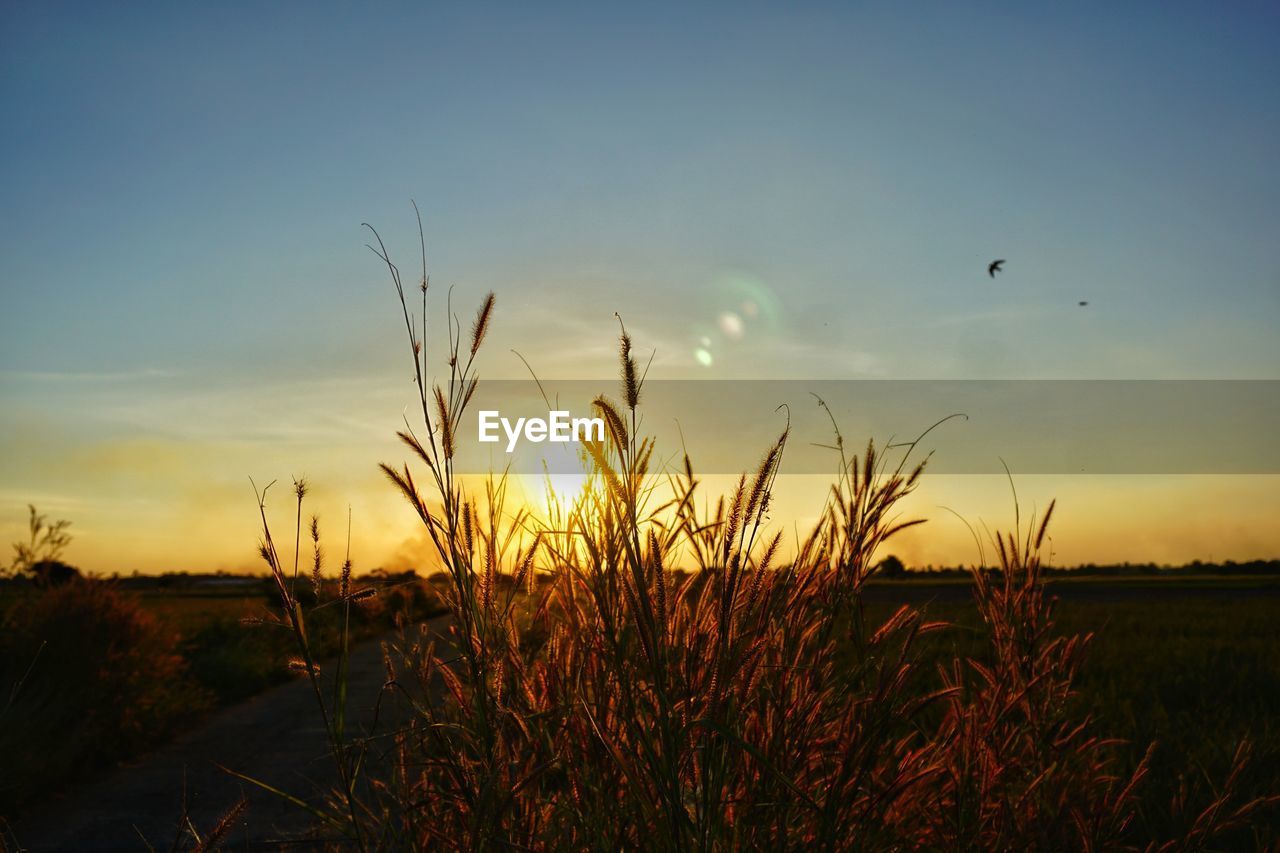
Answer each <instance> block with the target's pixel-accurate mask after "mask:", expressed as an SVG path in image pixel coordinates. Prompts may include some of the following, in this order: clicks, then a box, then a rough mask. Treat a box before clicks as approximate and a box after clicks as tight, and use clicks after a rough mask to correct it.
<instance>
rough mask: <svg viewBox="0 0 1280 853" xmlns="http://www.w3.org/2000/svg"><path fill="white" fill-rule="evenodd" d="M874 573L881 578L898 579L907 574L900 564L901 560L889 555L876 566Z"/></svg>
mask: <svg viewBox="0 0 1280 853" xmlns="http://www.w3.org/2000/svg"><path fill="white" fill-rule="evenodd" d="M876 571H878V572H879V573H880V575H881V576H882V577H886V578H900V577H902V576H903V575H905V574H906V573H907V567H906V566H904V565H903V564H902V561H901V560H899V559H898V558H897V557H895V556H893V555H892V554H890V555H889V556H888V557H885V558H884V559H883V560H881V561H880V564H879V565H878V566H876Z"/></svg>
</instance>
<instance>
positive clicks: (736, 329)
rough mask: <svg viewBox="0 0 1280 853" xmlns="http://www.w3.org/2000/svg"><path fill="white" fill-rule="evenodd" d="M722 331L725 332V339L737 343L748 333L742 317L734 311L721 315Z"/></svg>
mask: <svg viewBox="0 0 1280 853" xmlns="http://www.w3.org/2000/svg"><path fill="white" fill-rule="evenodd" d="M720 331H722V332H724V334H725V337H727V338H729V339H731V340H735V341H736V340H738V339H739V338H741V337H742V336H743V335H744V334H745V333H746V326H744V325H743V323H742V318H741V317H739V316H738V315H737V314H735V313H733V312H732V311H726V312H725V313H723V314H721V315H720Z"/></svg>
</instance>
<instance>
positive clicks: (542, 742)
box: [260, 232, 1275, 851]
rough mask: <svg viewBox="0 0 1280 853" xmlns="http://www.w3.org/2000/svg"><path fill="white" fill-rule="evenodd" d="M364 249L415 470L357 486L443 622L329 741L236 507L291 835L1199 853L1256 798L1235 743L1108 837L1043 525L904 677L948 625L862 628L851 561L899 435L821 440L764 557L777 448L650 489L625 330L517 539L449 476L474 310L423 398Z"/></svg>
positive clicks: (413, 316)
mask: <svg viewBox="0 0 1280 853" xmlns="http://www.w3.org/2000/svg"><path fill="white" fill-rule="evenodd" d="M375 236H376V232H375ZM376 242H377V246H376V247H375V249H374V251H375V252H376V253H377V254H378V256H379V257H380V258H381V259H382V261H383V263H384V264H385V265H386V267H387V269H388V271H389V273H390V275H391V278H392V281H393V284H394V286H395V288H396V291H397V294H398V296H399V300H400V305H401V308H402V313H403V319H404V323H405V329H406V332H407V336H408V346H409V349H410V351H411V354H412V358H413V362H414V371H415V377H416V383H417V390H418V395H419V398H420V400H419V402H420V408H421V422H420V424H418V426H417V428H416V429H415V428H413V427H410V426H406V428H405V430H404V431H402V432H401V433H400V434H399V435H400V439H401V440H402V441H403V443H404V444H405V445H406V446H407V447H408V449H409V450H410V452H411V453H412V456H413V457H414V462H413V464H412V465H410V464H405V465H401V466H391V465H385V464H384V465H383V466H382V468H383V471H384V473H385V474H386V476H387V477H388V479H389V480H390V481H391V483H392V484H393V486H394V487H395V488H396V489H397V490H398V491H399V492H400V493H401V494H402V495H403V496H404V498H405V499H406V501H407V502H408V504H409V506H410V507H411V509H412V511H413V512H414V514H415V515H416V516H417V518H418V519H419V521H420V523H421V524H422V525H423V529H424V530H425V532H426V534H427V537H428V539H429V540H430V542H431V543H432V546H433V548H434V550H435V554H436V558H437V560H438V561H439V563H440V565H441V566H442V567H443V570H444V572H445V573H446V575H447V577H448V583H447V594H446V604H447V606H448V609H449V614H450V617H451V619H450V622H449V628H448V633H447V636H443V637H433V636H430V635H429V634H428V633H426V632H423V631H414V630H406V631H405V632H404V633H403V634H402V638H401V641H400V642H399V643H398V644H396V645H395V646H394V647H391V648H389V649H388V653H387V655H386V668H387V690H388V691H390V692H391V693H392V694H394V695H395V696H396V697H397V701H398V702H399V703H400V707H401V711H400V716H399V725H398V726H397V728H396V730H395V732H394V735H393V741H394V748H393V749H392V750H391V751H390V753H391V754H390V758H389V760H388V761H387V762H385V763H382V764H378V763H376V762H371V761H370V760H368V758H369V752H368V750H367V745H366V744H364V743H353V742H351V741H350V740H349V739H348V738H347V737H346V734H347V733H346V732H345V731H344V728H343V725H342V708H343V703H344V702H345V696H343V694H342V693H341V688H339V689H338V691H337V692H335V694H334V695H333V696H326V695H325V693H324V691H323V690H322V689H321V686H320V681H319V679H318V677H317V675H316V670H315V665H314V660H313V656H312V655H311V654H309V652H308V636H307V633H306V629H305V624H306V621H305V617H304V614H303V608H301V607H300V606H299V605H298V603H297V600H296V599H295V598H294V597H293V592H292V579H291V577H290V575H289V573H288V570H287V569H286V567H285V564H284V563H283V561H282V559H281V557H280V555H279V554H278V553H277V551H276V547H275V544H274V539H273V537H272V535H271V531H270V528H269V526H268V525H267V518H266V513H265V510H264V511H263V514H262V519H263V531H264V532H263V556H264V557H265V558H266V560H267V562H268V564H269V565H270V567H271V569H272V572H273V574H274V575H275V577H276V578H277V581H278V587H279V592H280V595H281V598H282V601H283V605H284V613H285V616H286V618H287V620H288V623H289V625H290V626H291V628H292V630H293V633H294V635H295V637H296V640H297V642H298V646H299V650H300V663H299V665H300V667H301V668H302V669H303V670H304V671H305V672H306V673H307V675H308V677H310V678H311V679H312V683H313V685H314V687H315V693H316V698H317V701H318V704H319V706H320V713H321V715H322V718H323V720H324V723H325V726H326V730H327V731H329V732H330V741H331V745H332V748H333V753H334V758H335V761H336V767H337V770H338V778H339V784H338V787H337V789H336V791H335V796H334V798H333V803H332V804H331V805H332V807H331V808H328V809H322V810H320V811H318V814H319V815H320V816H321V817H322V818H323V819H324V820H325V821H326V822H327V823H329V824H330V825H332V826H334V827H336V828H339V829H341V830H342V831H343V832H344V833H346V837H347V838H348V839H349V840H350V842H351V843H353V844H354V845H356V846H358V847H360V848H364V849H424V848H433V847H437V846H448V847H450V848H453V847H465V848H471V849H481V848H498V849H508V848H515V849H534V850H559V849H601V850H604V849H620V848H637V847H643V848H645V849H654V850H672V851H685V850H720V849H731V848H732V849H736V848H747V849H849V848H861V849H902V848H913V849H915V848H928V849H953V848H969V849H1002V850H1009V849H1019V848H1029V849H1037V850H1059V849H1077V848H1080V849H1096V848H1112V847H1119V846H1142V845H1150V846H1157V845H1159V844H1164V843H1165V842H1166V841H1167V842H1168V844H1169V845H1170V846H1189V847H1197V846H1203V845H1205V844H1208V843H1209V842H1210V840H1211V839H1213V838H1214V837H1216V836H1218V835H1219V834H1220V833H1222V832H1224V831H1229V830H1232V829H1238V828H1240V827H1242V826H1243V827H1248V826H1250V825H1252V824H1254V823H1256V821H1257V820H1258V818H1259V816H1260V815H1263V814H1264V813H1265V810H1266V809H1268V808H1270V807H1271V806H1274V805H1275V798H1266V797H1263V798H1255V799H1252V800H1244V799H1241V798H1240V797H1238V796H1237V794H1236V792H1235V790H1234V787H1233V783H1234V781H1235V779H1236V778H1237V776H1238V775H1239V773H1240V772H1242V771H1241V768H1243V767H1244V764H1245V762H1246V760H1247V753H1248V750H1247V747H1242V748H1241V750H1240V752H1239V753H1238V755H1237V760H1236V762H1235V768H1236V769H1234V770H1233V771H1232V774H1231V775H1230V776H1229V777H1228V778H1227V779H1226V780H1225V781H1224V782H1223V784H1222V786H1221V787H1220V788H1219V789H1218V790H1217V791H1216V792H1215V794H1214V795H1213V796H1212V797H1211V798H1210V801H1208V802H1206V803H1204V804H1203V805H1202V807H1200V808H1199V810H1198V811H1195V812H1194V819H1193V821H1192V828H1191V829H1190V830H1189V831H1188V832H1187V833H1186V834H1185V836H1184V837H1182V838H1179V839H1171V840H1169V839H1146V838H1139V837H1137V836H1136V834H1135V830H1134V817H1135V814H1136V809H1137V806H1138V801H1139V796H1140V792H1141V790H1142V786H1143V783H1144V780H1145V777H1146V774H1147V772H1148V771H1147V766H1146V763H1145V762H1142V763H1140V764H1139V765H1138V767H1137V768H1136V770H1135V771H1133V772H1130V773H1127V774H1121V773H1120V772H1118V770H1117V769H1116V767H1117V761H1116V755H1117V748H1116V747H1117V744H1116V742H1115V741H1113V740H1111V739H1108V738H1107V737H1105V736H1104V734H1103V733H1101V732H1100V731H1099V730H1098V726H1097V725H1096V724H1095V723H1094V721H1093V720H1092V719H1090V718H1089V717H1088V716H1086V715H1083V714H1082V712H1081V711H1079V710H1078V708H1079V704H1078V703H1075V702H1073V701H1072V698H1073V696H1074V688H1073V684H1074V680H1075V678H1076V675H1077V672H1078V671H1079V668H1080V667H1081V666H1082V664H1083V662H1084V659H1085V652H1086V650H1087V647H1088V641H1089V638H1088V637H1087V636H1062V635H1060V634H1059V633H1058V632H1057V631H1056V630H1055V623H1054V614H1053V603H1052V601H1051V600H1050V599H1049V598H1048V597H1046V595H1045V593H1044V588H1043V584H1042V582H1041V546H1042V543H1043V542H1044V538H1045V532H1046V529H1047V526H1048V523H1049V521H1050V516H1051V514H1052V506H1050V508H1049V511H1048V512H1046V513H1045V515H1044V517H1043V518H1041V519H1039V520H1038V521H1037V520H1036V519H1032V520H1031V521H1030V522H1029V523H1028V524H1027V525H1025V526H1024V525H1023V524H1022V523H1021V521H1020V520H1017V521H1015V525H1014V530H1013V531H1011V532H1009V533H997V534H995V535H994V536H992V537H991V538H990V546H991V547H992V548H993V549H994V552H995V555H996V557H997V559H998V568H997V570H995V571H994V572H986V571H975V573H974V576H973V581H974V587H973V588H974V596H975V601H976V604H977V607H978V610H979V613H980V615H981V620H982V628H981V644H980V650H979V651H978V652H977V653H975V654H971V655H965V656H956V657H954V658H953V659H951V660H948V661H946V662H945V663H944V664H943V665H941V666H938V667H929V666H925V665H924V659H925V656H924V654H923V652H922V645H923V644H922V643H921V642H920V641H921V638H922V637H923V636H924V635H927V634H930V633H933V632H937V631H941V630H943V629H945V628H946V627H947V626H946V625H944V624H943V623H939V622H930V621H928V620H926V619H925V618H924V617H923V616H922V614H921V613H920V612H919V611H918V610H916V609H915V608H912V607H908V606H904V607H902V608H900V609H898V610H897V611H896V612H894V613H893V614H892V615H891V616H890V617H889V618H887V619H885V620H883V621H877V620H870V619H868V618H867V615H866V609H865V608H864V606H863V589H864V585H865V583H866V581H867V579H868V578H869V577H870V576H871V575H872V573H873V572H874V568H873V567H874V566H875V565H876V554H877V552H878V550H879V548H880V547H881V546H882V545H883V544H884V543H885V542H886V541H888V540H890V539H891V538H892V537H893V536H894V535H895V534H896V533H897V532H899V531H900V530H902V529H904V528H905V527H907V526H910V525H912V524H916V523H918V521H916V520H913V519H908V520H903V519H901V518H900V517H899V516H898V515H897V508H898V507H899V505H900V502H901V501H902V499H903V498H905V497H906V496H908V495H909V494H911V493H912V492H913V491H914V490H915V489H917V488H918V487H919V486H920V484H921V478H922V475H923V472H924V470H925V461H918V460H916V459H915V455H916V453H915V452H916V447H917V443H912V444H910V445H906V446H890V447H888V448H878V447H877V446H876V445H875V444H874V443H871V444H868V446H867V448H866V450H865V451H864V452H863V453H862V454H860V455H852V456H849V455H846V452H845V450H844V440H843V437H841V436H840V435H839V432H838V430H837V433H836V434H837V448H838V450H839V451H840V460H841V461H840V467H839V470H838V472H837V474H836V477H835V480H834V483H833V485H832V488H831V492H830V495H829V500H828V503H827V507H826V510H825V512H824V514H823V515H822V517H821V519H820V521H819V522H818V523H817V524H816V525H815V527H814V528H813V529H812V530H811V531H809V532H808V533H807V534H806V535H805V536H803V537H801V538H800V539H799V541H797V542H795V543H793V545H792V546H791V547H790V548H785V550H787V551H788V553H792V554H793V555H792V556H791V557H790V558H789V559H787V560H781V559H780V554H782V553H783V552H784V544H785V543H784V541H783V537H782V534H780V533H770V532H769V525H768V521H767V519H768V513H769V507H770V502H771V499H772V494H773V488H774V483H775V480H776V477H777V476H778V472H779V470H780V466H781V463H782V460H783V458H784V455H785V451H786V446H787V441H788V431H787V430H786V429H785V428H784V429H782V430H781V432H780V435H779V436H778V438H777V439H776V441H774V442H773V444H772V445H770V446H769V447H767V448H764V449H763V451H764V452H763V454H762V456H761V459H760V461H759V462H758V464H757V465H756V466H755V467H754V469H753V470H752V472H751V473H750V474H744V475H743V476H742V477H741V478H740V479H739V480H738V482H737V485H736V488H735V489H733V491H732V492H731V493H730V494H728V495H723V496H715V497H712V496H704V495H703V494H702V484H701V482H700V480H699V479H698V477H697V475H696V473H695V469H694V466H693V464H692V462H691V461H690V460H689V459H688V458H687V457H686V458H685V459H684V460H683V465H682V467H681V469H680V470H678V471H675V472H667V471H662V470H658V469H656V467H655V465H654V459H655V447H654V444H653V441H652V439H650V438H649V437H647V436H645V435H643V434H642V433H641V431H640V422H641V419H640V416H639V413H640V411H641V407H642V401H643V397H644V388H643V386H644V381H643V376H642V375H641V371H640V370H639V369H638V366H637V363H636V359H635V356H634V354H633V347H632V341H631V339H630V337H629V336H628V334H627V332H626V330H625V327H624V328H623V329H622V332H621V336H620V341H619V353H620V379H621V381H620V388H619V397H618V399H617V400H614V399H611V398H609V397H607V396H603V395H602V396H600V397H598V398H597V399H596V400H595V402H594V408H595V410H596V413H597V414H598V415H599V416H600V417H601V418H602V419H603V420H604V422H605V424H606V426H607V429H606V435H605V437H604V439H603V440H602V441H594V442H588V443H586V445H585V454H584V463H585V464H586V466H587V469H588V478H587V483H586V486H585V487H584V489H583V491H582V492H581V494H580V495H578V496H576V497H575V498H574V499H573V500H572V501H570V502H569V503H567V504H564V503H561V502H560V501H557V500H552V501H549V505H550V510H549V515H548V517H547V518H543V519H538V518H534V517H533V516H531V515H530V514H529V513H528V512H527V511H526V510H525V509H524V508H523V507H519V506H515V505H514V504H513V502H512V501H510V500H509V499H508V492H507V481H506V477H505V475H500V474H494V475H491V476H490V477H488V478H487V479H486V480H485V482H484V485H483V487H482V488H477V487H475V486H474V484H469V483H467V482H465V481H464V479H463V478H462V477H460V476H459V474H458V473H457V472H456V470H455V468H454V457H455V453H456V449H457V441H458V434H457V425H458V424H459V423H461V422H462V420H463V418H464V415H465V413H466V410H467V407H468V405H469V403H470V401H471V399H472V396H473V394H474V392H475V389H476V387H477V382H478V378H477V374H476V368H475V360H476V357H477V355H478V353H479V351H480V349H481V346H482V343H483V341H484V339H485V336H486V333H487V330H488V327H489V324H490V321H491V318H492V316H493V312H494V298H493V296H492V295H489V296H488V297H487V298H486V299H485V300H484V301H483V303H482V305H481V307H480V309H479V310H478V312H477V314H476V317H475V320H474V322H473V324H472V326H471V330H470V333H469V334H463V332H462V328H463V327H462V324H461V323H460V322H459V321H457V320H456V319H454V318H452V317H448V318H446V325H447V330H448V331H447V349H446V353H447V354H446V372H445V378H444V379H443V380H442V384H431V382H430V380H429V378H428V376H429V371H428V365H427V355H426V353H427V347H426V341H425V336H426V330H427V316H426V304H427V290H428V280H427V276H426V269H425V252H424V253H423V254H424V263H423V267H424V268H423V273H422V278H421V279H420V282H419V289H420V291H421V302H420V308H419V309H418V310H415V309H414V308H413V307H411V302H412V301H414V299H416V297H414V298H413V299H411V295H410V293H409V292H408V291H407V290H406V287H405V285H404V282H403V280H402V276H401V272H400V270H399V268H398V267H397V266H396V265H395V264H394V263H393V262H392V261H391V259H390V256H389V255H388V253H387V252H386V249H385V247H384V246H383V245H382V243H381V241H380V240H376ZM415 472H417V473H415ZM424 484H425V485H424ZM301 500H302V494H301V493H299V494H298V502H299V507H298V510H297V512H296V513H295V515H296V524H297V526H298V530H300V528H301V519H302V511H301ZM1015 503H1016V499H1015ZM260 505H261V500H260ZM298 530H295V537H294V538H295V568H294V574H295V575H296V554H297V551H298V550H299V548H300V547H301V537H300V534H299V533H298ZM315 538H316V539H318V537H315ZM314 547H316V548H318V542H317V543H315V545H314ZM339 595H340V598H341V600H342V601H344V602H345V604H344V606H346V604H349V603H350V601H351V600H352V599H353V598H354V597H355V596H356V595H358V593H356V592H354V591H352V590H350V589H349V588H348V585H347V584H346V583H345V582H344V583H343V585H342V589H341V591H340V593H339ZM338 681H339V684H340V683H341V681H342V679H341V678H339V679H338ZM1187 807H1188V808H1190V806H1187Z"/></svg>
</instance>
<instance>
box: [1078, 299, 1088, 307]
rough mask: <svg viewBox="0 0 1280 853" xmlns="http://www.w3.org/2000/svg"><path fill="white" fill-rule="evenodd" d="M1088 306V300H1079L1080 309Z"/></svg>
mask: <svg viewBox="0 0 1280 853" xmlns="http://www.w3.org/2000/svg"><path fill="white" fill-rule="evenodd" d="M1088 304H1089V300H1087V299H1081V300H1080V307H1081V308H1083V307H1084V306H1086V305H1088Z"/></svg>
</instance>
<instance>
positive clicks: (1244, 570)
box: [877, 557, 1280, 578]
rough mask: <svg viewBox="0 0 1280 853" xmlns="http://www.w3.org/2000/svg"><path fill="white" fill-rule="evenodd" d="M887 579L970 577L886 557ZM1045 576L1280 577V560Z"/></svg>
mask: <svg viewBox="0 0 1280 853" xmlns="http://www.w3.org/2000/svg"><path fill="white" fill-rule="evenodd" d="M877 569H878V570H879V573H880V574H882V575H884V576H886V577H900V578H912V577H917V578H940V577H959V576H963V575H967V574H969V572H970V570H971V569H970V568H969V567H967V566H932V565H930V566H917V567H912V568H907V567H906V566H904V565H903V564H902V562H901V561H900V560H898V558H897V557H886V558H885V559H884V560H882V561H881V562H880V564H879V565H878V566H877ZM1041 571H1042V572H1043V573H1044V574H1045V575H1051V576H1062V575H1070V576H1073V577H1151V576H1157V577H1182V576H1187V575H1254V576H1258V575H1280V560H1248V561H1245V562H1236V561H1235V560H1227V561H1225V562H1221V563H1206V562H1203V561H1201V560H1193V561H1192V562H1190V563H1186V564H1184V565H1181V566H1170V565H1161V564H1157V563H1110V564H1103V565H1099V564H1097V563H1085V564H1083V565H1079V566H1045V567H1044V568H1042V569H1041Z"/></svg>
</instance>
